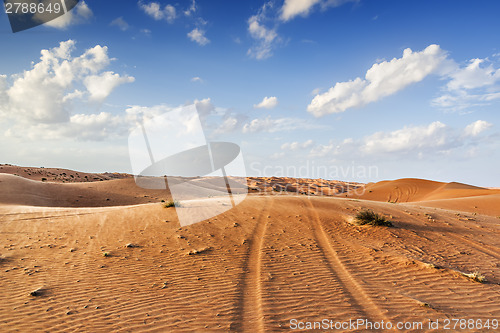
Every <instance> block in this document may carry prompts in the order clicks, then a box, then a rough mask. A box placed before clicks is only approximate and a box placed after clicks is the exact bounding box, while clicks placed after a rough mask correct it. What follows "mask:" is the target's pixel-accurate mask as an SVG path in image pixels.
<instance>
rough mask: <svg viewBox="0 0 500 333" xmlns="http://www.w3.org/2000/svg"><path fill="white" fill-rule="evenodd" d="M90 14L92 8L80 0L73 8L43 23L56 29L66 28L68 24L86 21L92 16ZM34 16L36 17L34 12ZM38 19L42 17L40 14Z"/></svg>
mask: <svg viewBox="0 0 500 333" xmlns="http://www.w3.org/2000/svg"><path fill="white" fill-rule="evenodd" d="M92 16H94V14H93V13H92V10H91V9H90V8H89V6H88V5H87V3H86V2H85V1H83V0H82V1H80V2H79V3H78V4H77V5H76V6H75V8H73V9H72V10H70V11H69V12H67V13H66V14H64V15H62V16H59V17H58V18H56V19H54V20H52V21H49V22H46V23H45V25H47V26H49V27H52V28H56V29H66V28H67V27H69V26H70V25H75V24H82V23H86V22H88V21H89V20H90V19H91V18H92ZM34 18H35V19H36V18H37V15H36V14H35V16H34ZM40 19H42V20H43V19H44V18H43V17H42V16H40Z"/></svg>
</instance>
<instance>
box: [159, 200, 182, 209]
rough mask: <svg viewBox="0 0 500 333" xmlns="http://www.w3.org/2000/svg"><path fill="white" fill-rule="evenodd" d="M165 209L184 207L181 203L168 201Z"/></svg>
mask: <svg viewBox="0 0 500 333" xmlns="http://www.w3.org/2000/svg"><path fill="white" fill-rule="evenodd" d="M163 207H165V208H169V207H182V206H181V203H180V202H179V201H177V200H168V201H167V202H165V204H164V205H163Z"/></svg>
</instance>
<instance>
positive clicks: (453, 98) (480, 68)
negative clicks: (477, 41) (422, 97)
mask: <svg viewBox="0 0 500 333" xmlns="http://www.w3.org/2000/svg"><path fill="white" fill-rule="evenodd" d="M448 76H449V79H450V81H449V82H448V83H447V84H446V87H445V89H444V90H445V91H446V92H445V93H444V94H443V95H441V96H439V97H436V98H434V99H433V100H432V102H431V104H432V105H433V106H436V107H440V108H443V109H447V110H452V111H456V110H464V109H468V108H471V107H478V106H485V105H488V104H490V102H491V101H493V100H496V99H500V85H499V84H498V83H499V82H500V68H495V67H494V66H493V63H492V62H491V61H489V60H488V59H487V58H486V59H472V60H470V61H469V63H468V64H467V65H466V66H464V67H460V66H459V65H457V64H455V66H454V69H453V70H452V71H451V72H450V73H449V75H448Z"/></svg>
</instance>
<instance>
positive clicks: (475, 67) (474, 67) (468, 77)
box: [447, 59, 500, 90]
mask: <svg viewBox="0 0 500 333" xmlns="http://www.w3.org/2000/svg"><path fill="white" fill-rule="evenodd" d="M484 63H485V59H472V60H470V63H469V64H468V65H467V66H465V67H464V68H459V69H457V70H456V71H454V72H453V73H451V74H450V77H451V80H450V81H449V82H448V84H447V87H448V89H449V90H458V89H474V88H479V87H484V86H489V85H492V84H494V83H496V82H498V81H500V69H494V68H493V65H492V64H488V65H487V66H483V67H481V64H484Z"/></svg>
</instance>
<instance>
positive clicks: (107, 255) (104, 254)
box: [102, 252, 111, 257]
mask: <svg viewBox="0 0 500 333" xmlns="http://www.w3.org/2000/svg"><path fill="white" fill-rule="evenodd" d="M102 256H103V257H110V256H111V253H109V252H103V253H102Z"/></svg>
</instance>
